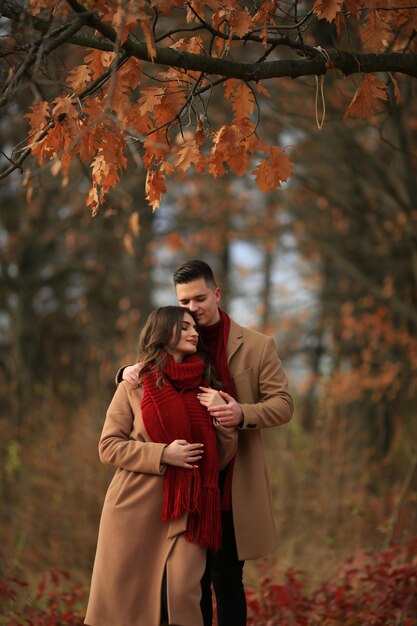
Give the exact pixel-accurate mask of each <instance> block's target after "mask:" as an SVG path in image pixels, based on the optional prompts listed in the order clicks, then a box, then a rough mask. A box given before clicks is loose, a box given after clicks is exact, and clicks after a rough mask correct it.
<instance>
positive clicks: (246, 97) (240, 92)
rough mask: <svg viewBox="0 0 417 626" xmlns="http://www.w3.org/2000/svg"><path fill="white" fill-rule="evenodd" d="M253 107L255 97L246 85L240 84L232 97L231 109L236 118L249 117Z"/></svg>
mask: <svg viewBox="0 0 417 626" xmlns="http://www.w3.org/2000/svg"><path fill="white" fill-rule="evenodd" d="M254 106H255V96H254V95H253V92H252V89H251V88H250V87H248V85H247V84H246V83H242V82H241V83H240V84H239V85H238V87H237V89H236V90H235V92H234V93H233V96H232V109H233V111H234V112H235V115H236V117H238V118H241V117H249V115H250V114H251V113H252V111H253V108H254Z"/></svg>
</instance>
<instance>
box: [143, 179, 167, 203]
mask: <svg viewBox="0 0 417 626" xmlns="http://www.w3.org/2000/svg"><path fill="white" fill-rule="evenodd" d="M166 190H167V188H166V184H165V176H164V175H163V174H161V172H160V171H158V170H148V173H147V175H146V183H145V193H146V199H147V200H148V202H149V204H150V205H151V207H152V209H153V210H154V211H155V210H156V209H157V208H159V205H160V203H161V198H162V196H163V194H164V193H165V192H166Z"/></svg>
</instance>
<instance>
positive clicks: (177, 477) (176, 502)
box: [161, 466, 201, 522]
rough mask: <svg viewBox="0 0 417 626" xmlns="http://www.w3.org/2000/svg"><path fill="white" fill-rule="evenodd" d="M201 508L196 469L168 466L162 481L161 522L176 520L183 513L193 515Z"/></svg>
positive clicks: (199, 486)
mask: <svg viewBox="0 0 417 626" xmlns="http://www.w3.org/2000/svg"><path fill="white" fill-rule="evenodd" d="M200 508H201V477H200V472H199V471H198V468H194V469H193V470H188V469H183V468H178V467H176V468H175V469H174V468H173V467H172V466H168V467H167V469H166V475H165V480H164V502H163V506H162V511H161V518H162V521H164V522H168V521H170V520H172V519H178V518H179V517H181V516H182V515H183V514H184V513H185V512H188V513H194V512H197V511H199V510H200Z"/></svg>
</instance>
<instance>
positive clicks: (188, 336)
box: [168, 313, 198, 363]
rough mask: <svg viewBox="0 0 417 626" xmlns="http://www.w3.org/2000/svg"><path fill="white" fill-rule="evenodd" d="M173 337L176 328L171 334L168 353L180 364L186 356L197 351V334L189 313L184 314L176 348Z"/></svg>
mask: <svg viewBox="0 0 417 626" xmlns="http://www.w3.org/2000/svg"><path fill="white" fill-rule="evenodd" d="M175 336H176V328H174V330H173V332H172V337H171V342H170V344H169V345H168V352H169V353H170V354H172V356H173V357H174V360H175V361H176V362H177V363H180V362H181V361H182V360H183V359H184V357H185V356H187V354H194V353H195V352H196V350H197V342H198V332H197V330H196V323H195V321H194V319H193V318H192V317H191V315H190V314H189V313H184V318H183V320H182V324H181V336H180V339H179V341H178V343H177V345H176V346H175V345H174V343H175Z"/></svg>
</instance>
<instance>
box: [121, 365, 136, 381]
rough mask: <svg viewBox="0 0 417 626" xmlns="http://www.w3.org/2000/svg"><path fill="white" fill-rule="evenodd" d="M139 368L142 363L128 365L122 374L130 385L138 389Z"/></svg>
mask: <svg viewBox="0 0 417 626" xmlns="http://www.w3.org/2000/svg"><path fill="white" fill-rule="evenodd" d="M139 368H140V363H135V364H134V365H128V366H127V367H125V368H124V370H123V374H122V378H123V380H127V382H128V383H130V384H131V385H133V386H134V387H137V386H138V385H139V377H138V374H139Z"/></svg>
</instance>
